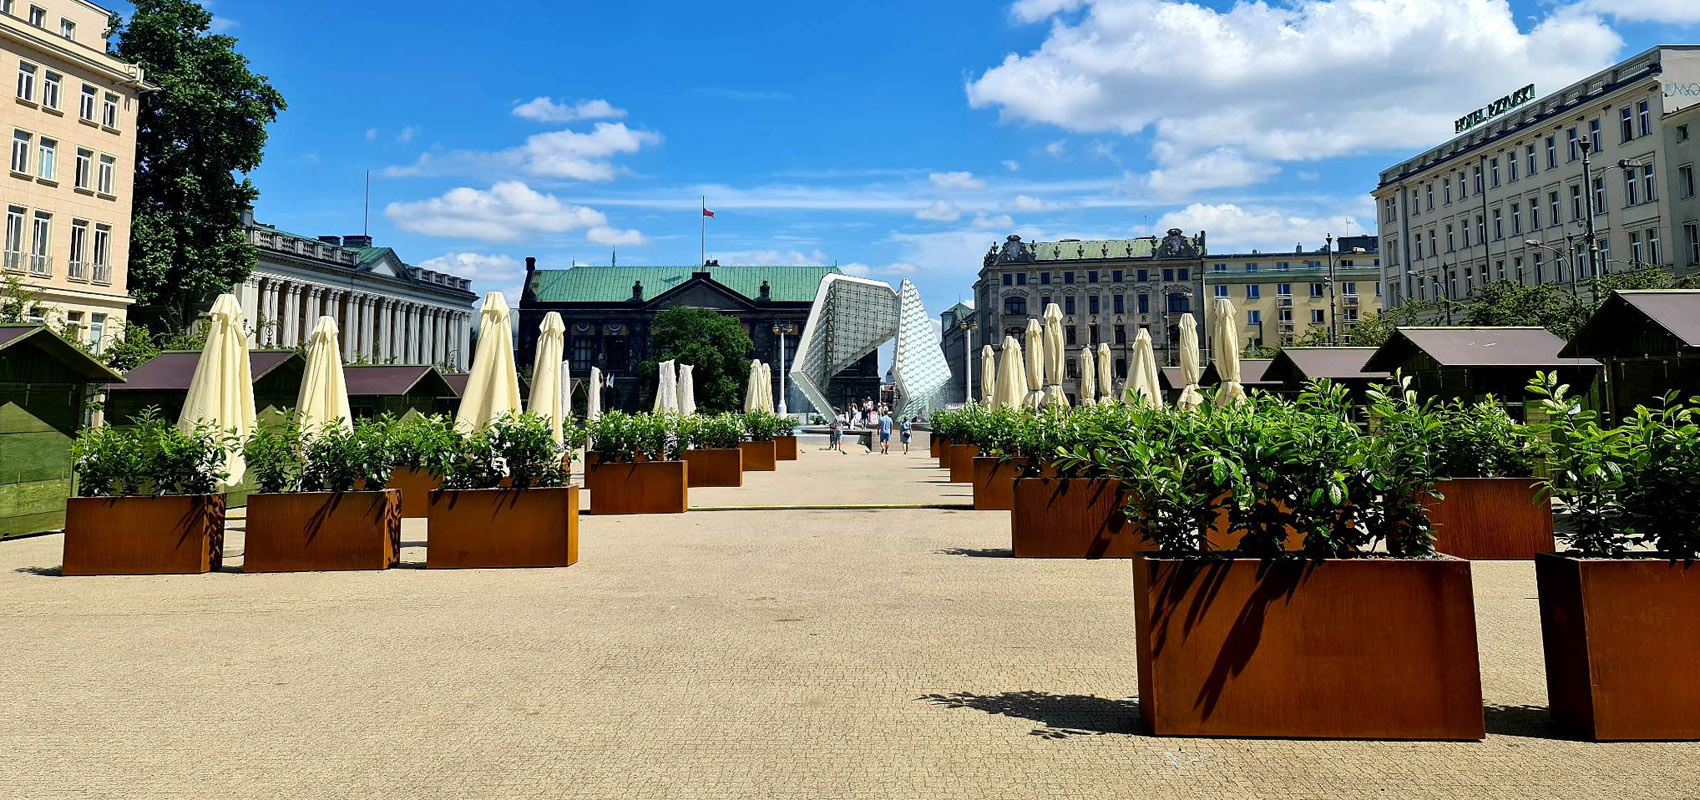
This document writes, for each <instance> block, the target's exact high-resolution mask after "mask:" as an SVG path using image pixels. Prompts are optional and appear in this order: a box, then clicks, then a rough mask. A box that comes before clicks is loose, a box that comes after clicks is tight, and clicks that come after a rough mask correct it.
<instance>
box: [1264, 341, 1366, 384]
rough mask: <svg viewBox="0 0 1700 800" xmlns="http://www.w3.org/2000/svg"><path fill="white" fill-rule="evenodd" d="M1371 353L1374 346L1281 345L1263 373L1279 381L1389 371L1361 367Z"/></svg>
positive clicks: (1336, 378)
mask: <svg viewBox="0 0 1700 800" xmlns="http://www.w3.org/2000/svg"><path fill="white" fill-rule="evenodd" d="M1372 355H1375V348H1373V347H1283V348H1281V352H1279V353H1276V354H1275V360H1274V361H1273V362H1272V363H1270V365H1269V370H1268V371H1267V372H1265V373H1263V377H1264V378H1265V379H1267V380H1278V381H1281V382H1282V383H1303V382H1305V381H1308V380H1311V379H1313V378H1327V379H1328V380H1331V381H1373V380H1380V379H1382V378H1386V377H1388V376H1389V375H1391V374H1392V373H1388V372H1376V371H1366V370H1365V369H1364V362H1366V361H1369V357H1370V356H1372Z"/></svg>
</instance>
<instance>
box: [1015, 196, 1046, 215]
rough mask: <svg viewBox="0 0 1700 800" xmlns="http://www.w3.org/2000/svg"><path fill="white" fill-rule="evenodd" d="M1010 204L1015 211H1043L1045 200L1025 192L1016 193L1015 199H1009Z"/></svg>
mask: <svg viewBox="0 0 1700 800" xmlns="http://www.w3.org/2000/svg"><path fill="white" fill-rule="evenodd" d="M1010 205H1011V206H1013V207H1014V208H1015V210H1016V211H1044V210H1045V201H1043V200H1040V199H1039V198H1037V197H1032V196H1030V195H1025V194H1018V195H1016V196H1015V199H1014V200H1011V201H1010Z"/></svg>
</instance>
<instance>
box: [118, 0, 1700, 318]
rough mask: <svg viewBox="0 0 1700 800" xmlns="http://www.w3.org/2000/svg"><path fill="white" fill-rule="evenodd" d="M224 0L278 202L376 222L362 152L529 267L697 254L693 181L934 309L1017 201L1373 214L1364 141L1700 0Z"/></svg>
mask: <svg viewBox="0 0 1700 800" xmlns="http://www.w3.org/2000/svg"><path fill="white" fill-rule="evenodd" d="M118 6H119V8H120V9H123V5H122V4H118ZM799 9H806V11H805V12H803V13H799ZM212 10H213V11H214V12H215V13H216V14H217V15H218V16H217V27H218V28H219V29H221V30H223V31H225V32H228V33H230V34H231V35H234V36H237V37H238V38H239V39H240V49H241V50H242V52H243V53H244V54H246V55H247V56H248V58H249V59H250V60H251V61H252V63H253V65H254V68H255V69H256V70H257V71H259V72H261V73H263V74H265V75H267V76H269V77H270V79H271V80H272V82H273V83H274V84H275V85H276V86H277V87H278V88H279V89H280V90H281V91H282V92H283V94H284V96H285V98H286V99H287V100H288V102H289V110H288V111H287V112H285V113H284V114H283V116H282V117H281V118H280V119H279V121H278V122H277V124H276V125H274V126H273V128H272V130H271V142H270V145H269V147H268V148H267V153H266V160H265V163H264V165H263V166H262V167H261V168H260V169H259V170H258V171H257V172H256V173H255V174H254V176H253V178H254V180H255V181H256V183H257V184H258V185H259V187H260V190H261V192H262V194H261V197H260V201H259V204H258V208H257V215H258V217H259V218H260V220H261V221H263V222H268V223H271V224H275V225H277V226H279V227H281V228H284V229H287V230H291V231H294V232H297V233H303V234H310V235H318V234H328V233H335V234H347V233H357V232H359V231H360V229H361V224H362V221H361V220H362V181H363V177H364V175H365V172H366V170H368V169H369V170H371V172H372V203H371V207H372V213H371V231H372V233H373V235H374V236H375V237H376V238H377V240H378V242H379V243H380V244H384V245H389V246H392V247H395V248H396V249H397V251H398V252H399V253H400V254H401V255H402V257H403V258H404V259H406V260H408V261H409V262H411V263H415V264H423V265H426V266H430V267H433V268H438V269H446V270H448V271H451V272H456V273H459V274H462V275H465V276H468V277H471V278H473V279H474V281H475V287H476V288H478V289H479V290H480V291H488V290H504V291H509V292H511V291H514V288H515V287H517V285H518V283H519V275H520V274H521V269H522V268H521V264H522V263H523V259H524V257H525V256H528V255H534V256H537V257H538V258H539V260H540V262H541V263H542V264H543V265H545V266H551V267H559V266H566V265H568V264H571V263H574V262H575V261H576V262H577V263H580V264H586V263H591V264H606V263H608V261H609V258H610V252H611V251H612V250H614V249H616V248H617V249H618V257H619V263H621V264H629V265H638V264H690V263H694V262H695V261H696V259H697V253H698V220H699V217H698V212H697V203H698V198H699V196H701V195H704V194H706V195H707V196H708V205H709V207H710V208H712V209H714V211H715V212H716V213H717V217H716V219H714V220H711V221H710V222H709V226H710V227H709V257H710V258H718V259H720V260H721V262H722V263H827V264H830V263H837V264H838V265H840V266H841V267H844V268H845V269H846V270H847V271H850V272H852V273H855V274H865V275H871V276H873V277H876V278H880V279H884V280H889V281H890V282H892V283H893V284H894V285H895V284H896V283H897V282H898V281H899V280H901V279H902V278H905V277H908V278H912V279H914V280H915V281H916V283H917V285H918V286H919V287H920V289H921V291H922V295H923V298H924V299H925V300H926V302H927V305H928V308H929V309H930V310H931V311H933V312H934V313H936V312H937V311H939V310H942V309H943V308H945V307H946V306H948V305H949V304H950V303H952V302H955V301H956V300H957V299H959V298H965V297H967V294H968V289H969V285H970V284H971V282H972V281H973V276H974V273H975V271H976V270H977V269H978V267H979V262H980V258H981V256H982V254H984V253H985V251H986V249H987V247H988V246H989V245H990V244H991V243H992V242H993V241H996V240H1001V239H1002V238H1003V237H1004V236H1005V235H1007V234H1009V233H1020V234H1022V235H1023V236H1026V237H1028V238H1035V237H1036V238H1042V239H1055V238H1060V237H1081V238H1092V237H1126V236H1136V235H1144V234H1151V233H1156V232H1159V231H1160V230H1162V229H1164V228H1167V227H1169V226H1171V225H1174V226H1179V227H1182V228H1185V229H1186V230H1188V232H1193V231H1196V230H1198V229H1201V228H1202V229H1207V230H1208V231H1209V241H1210V246H1211V249H1212V250H1214V251H1217V252H1225V251H1229V250H1244V249H1249V248H1260V249H1276V248H1290V247H1292V246H1293V245H1295V244H1297V243H1300V242H1303V243H1304V244H1305V245H1306V246H1307V247H1312V246H1316V245H1318V244H1319V243H1320V239H1321V237H1322V234H1323V233H1325V232H1331V233H1334V234H1335V235H1337V236H1338V235H1342V234H1351V233H1360V232H1365V231H1366V230H1372V229H1373V225H1374V218H1373V215H1372V213H1371V205H1370V200H1369V197H1368V194H1367V193H1368V191H1369V190H1370V189H1371V188H1372V187H1373V186H1374V183H1375V180H1376V173H1377V171H1378V170H1379V169H1381V168H1383V167H1385V166H1387V165H1388V164H1390V163H1392V162H1393V161H1394V160H1395V159H1397V158H1400V157H1403V156H1406V155H1409V154H1410V153H1413V152H1415V151H1417V150H1418V149H1420V148H1423V147H1427V146H1431V145H1433V144H1435V143H1438V142H1440V141H1442V140H1444V139H1445V138H1448V137H1449V136H1450V134H1451V130H1452V127H1451V121H1452V120H1453V119H1454V118H1455V117H1457V116H1458V115H1460V114H1462V113H1464V112H1465V111H1466V110H1468V109H1469V108H1471V107H1475V106H1479V105H1481V104H1482V103H1484V102H1486V101H1488V100H1491V99H1492V98H1494V97H1498V96H1500V95H1502V94H1505V93H1507V92H1509V91H1511V90H1512V89H1514V88H1517V87H1519V86H1522V85H1524V84H1527V83H1530V82H1533V83H1535V84H1536V85H1537V90H1538V92H1539V93H1541V94H1545V93H1546V92H1548V91H1551V90H1555V89H1557V88H1560V87H1561V86H1563V85H1564V84H1566V83H1568V82H1570V81H1573V80H1575V79H1577V78H1580V77H1582V76H1584V75H1586V74H1588V73H1589V72H1591V71H1593V70H1595V69H1597V68H1599V67H1601V66H1604V65H1606V64H1609V63H1611V62H1613V61H1615V60H1617V59H1620V58H1622V57H1625V56H1627V55H1630V54H1633V53H1635V52H1638V51H1640V50H1642V49H1644V48H1646V47H1648V46H1650V45H1652V44H1655V43H1659V42H1692V41H1696V40H1697V39H1696V36H1697V34H1700V28H1697V27H1696V25H1695V23H1696V22H1700V2H1694V0H1579V1H1578V2H1566V3H1555V2H1550V1H1545V2H1515V3H1510V4H1507V3H1505V2H1494V1H1490V0H1357V1H1356V2H1353V3H1350V4H1348V3H1344V2H1298V3H1282V4H1278V5H1274V6H1267V5H1247V4H1237V3H1224V2H1216V3H1208V4H1202V5H1192V4H1182V3H1174V2H1162V1H1161V0H1022V1H1021V2H1017V3H1015V4H1013V5H1011V4H1007V3H986V2H954V1H952V0H936V1H935V2H925V3H913V2H910V3H902V4H895V3H891V4H887V3H874V2H862V3H841V4H817V3H796V2H786V3H778V2H744V3H702V2H693V3H683V2H679V3H674V2H642V1H641V0H632V1H629V2H622V3H605V2H575V3H556V2H541V1H539V0H487V1H486V2H483V3H476V4H468V3H464V2H453V3H451V2H437V1H434V0H427V1H425V2H407V3H402V2H353V3H351V2H347V1H346V0H343V1H342V2H335V3H332V2H325V1H324V0H294V1H293V2H287V3H279V2H271V1H270V0H265V1H264V2H262V1H261V0H217V2H216V3H214V4H213V5H212ZM512 300H514V298H513V297H510V301H512Z"/></svg>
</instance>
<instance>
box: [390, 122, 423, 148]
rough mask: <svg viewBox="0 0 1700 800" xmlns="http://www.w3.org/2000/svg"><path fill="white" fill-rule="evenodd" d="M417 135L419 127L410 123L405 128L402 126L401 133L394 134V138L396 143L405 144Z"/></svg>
mask: <svg viewBox="0 0 1700 800" xmlns="http://www.w3.org/2000/svg"><path fill="white" fill-rule="evenodd" d="M418 136H419V129H418V128H416V127H414V126H412V125H409V126H407V127H405V128H402V129H401V133H398V134H396V135H395V140H396V143H397V144H407V143H408V142H411V141H413V140H414V139H415V138H417V137H418Z"/></svg>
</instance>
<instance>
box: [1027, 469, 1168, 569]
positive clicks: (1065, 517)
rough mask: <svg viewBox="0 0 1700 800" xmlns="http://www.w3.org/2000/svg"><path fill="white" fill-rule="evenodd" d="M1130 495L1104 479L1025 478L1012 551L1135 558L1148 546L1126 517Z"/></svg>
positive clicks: (1033, 554)
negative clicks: (1124, 510)
mask: <svg viewBox="0 0 1700 800" xmlns="http://www.w3.org/2000/svg"><path fill="white" fill-rule="evenodd" d="M1126 496H1127V495H1126V492H1125V491H1124V490H1123V489H1122V486H1121V483H1120V482H1118V481H1112V480H1107V479H1103V478H1019V479H1017V480H1016V481H1015V489H1014V499H1013V501H1012V502H1011V505H1010V514H1009V523H1010V550H1011V551H1012V552H1013V553H1014V554H1015V557H1016V558H1132V557H1133V554H1134V553H1135V552H1136V551H1138V550H1140V549H1142V548H1144V547H1145V545H1143V544H1142V539H1141V537H1140V535H1139V528H1138V527H1137V526H1135V525H1134V524H1132V523H1131V522H1129V521H1128V519H1127V516H1126V515H1125V514H1123V513H1122V506H1123V504H1124V501H1125V499H1126Z"/></svg>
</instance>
